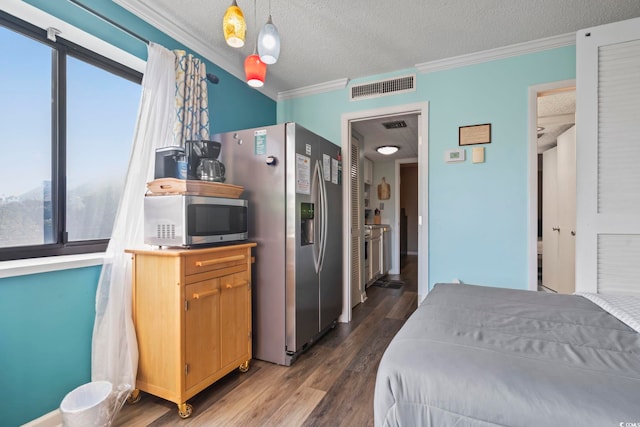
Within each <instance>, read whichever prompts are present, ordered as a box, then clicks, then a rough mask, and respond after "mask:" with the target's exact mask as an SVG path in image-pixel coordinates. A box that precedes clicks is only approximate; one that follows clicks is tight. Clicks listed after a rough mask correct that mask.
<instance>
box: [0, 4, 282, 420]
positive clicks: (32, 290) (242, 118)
mask: <svg viewBox="0 0 640 427" xmlns="http://www.w3.org/2000/svg"><path fill="white" fill-rule="evenodd" d="M26 2H27V3H30V4H32V5H34V6H36V7H39V8H41V9H42V10H44V11H46V12H48V13H49V14H51V15H54V16H56V17H58V18H60V19H62V20H65V21H67V22H69V23H71V24H72V25H74V26H76V27H79V28H81V29H84V30H85V31H87V32H88V33H91V34H93V35H96V36H98V37H100V38H102V39H104V40H106V41H108V42H110V43H112V44H114V45H116V46H118V47H120V48H122V49H124V50H126V51H128V52H130V53H132V54H134V55H136V56H138V57H140V58H143V59H146V54H147V51H146V46H145V45H144V43H141V42H139V41H137V40H135V39H133V38H131V37H129V36H126V35H123V33H122V32H121V31H120V30H117V29H114V28H113V27H112V26H111V25H109V24H106V23H104V22H103V21H101V20H98V19H96V18H93V17H92V16H91V15H88V14H87V13H86V12H83V11H81V10H79V9H78V8H77V7H76V6H74V5H73V4H71V3H69V2H67V1H51V0H26ZM85 3H86V4H87V5H89V6H90V7H91V8H93V9H95V10H97V11H99V12H100V13H102V14H104V15H106V16H108V17H109V18H111V19H113V20H115V21H117V22H119V23H121V24H123V25H125V26H126V27H127V28H129V29H131V30H132V31H134V32H136V33H138V34H140V35H141V36H143V37H145V38H147V39H150V40H152V41H154V42H157V43H159V44H162V45H163V46H165V47H166V48H168V49H184V46H182V45H181V44H179V43H178V42H176V41H175V40H173V39H171V38H170V37H168V36H166V35H165V34H163V33H161V32H159V31H158V30H156V29H154V28H153V27H151V26H150V25H147V24H146V23H144V22H143V21H141V20H140V19H138V18H136V17H135V16H133V15H132V14H130V13H128V12H126V11H125V10H124V9H122V8H120V7H119V6H117V5H116V4H115V3H113V2H110V1H104V0H87V1H86V2H85ZM207 71H208V72H211V73H213V74H216V75H217V76H218V77H219V79H220V83H219V84H218V85H209V98H210V101H209V107H210V115H211V124H212V128H211V132H212V133H216V132H224V131H228V130H233V129H240V128H249V127H257V126H264V125H271V124H274V123H275V120H276V103H275V101H273V100H271V99H269V98H268V97H266V96H264V95H262V94H261V93H259V92H257V91H255V90H254V89H251V88H249V87H248V86H247V84H246V83H244V82H243V81H241V80H238V79H237V78H235V77H234V76H232V75H231V74H229V73H227V72H225V71H223V70H221V69H220V68H218V67H217V66H215V65H214V64H212V63H210V62H207ZM99 274H100V267H92V268H82V269H75V270H65V271H59V272H55V273H46V274H37V275H31V276H22V277H15V278H5V279H0V367H1V369H0V414H2V417H1V419H0V425H3V426H5V425H6V426H16V425H20V424H22V423H25V422H28V421H30V420H32V419H34V418H37V417H39V416H41V415H43V414H45V413H48V412H50V411H52V410H54V409H56V408H57V407H58V405H59V404H60V401H61V400H62V398H63V397H64V395H65V394H66V393H67V392H69V391H70V390H72V389H73V388H75V387H76V386H78V385H80V384H83V383H86V382H88V381H90V379H91V366H90V365H91V335H92V330H93V319H94V305H95V290H96V286H97V282H98V278H99Z"/></svg>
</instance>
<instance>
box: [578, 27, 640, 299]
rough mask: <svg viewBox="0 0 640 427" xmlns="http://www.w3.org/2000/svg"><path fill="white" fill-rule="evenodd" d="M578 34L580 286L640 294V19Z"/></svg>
mask: <svg viewBox="0 0 640 427" xmlns="http://www.w3.org/2000/svg"><path fill="white" fill-rule="evenodd" d="M576 40H577V64H576V81H577V89H576V90H577V92H576V95H577V105H576V109H577V111H576V122H577V150H576V157H577V235H576V290H577V291H583V292H598V293H602V294H636V295H640V18H636V19H632V20H628V21H622V22H618V23H615V24H609V25H603V26H600V27H594V28H591V29H587V30H582V31H579V32H578V33H577V36H576Z"/></svg>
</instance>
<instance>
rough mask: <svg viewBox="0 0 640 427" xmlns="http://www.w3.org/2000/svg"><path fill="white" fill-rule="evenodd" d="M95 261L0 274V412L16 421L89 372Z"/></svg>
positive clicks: (56, 401) (35, 413) (42, 409)
mask: <svg viewBox="0 0 640 427" xmlns="http://www.w3.org/2000/svg"><path fill="white" fill-rule="evenodd" d="M100 269H101V267H99V266H98V267H86V268H79V269H73V270H62V271H57V272H55V273H43V274H33V275H29V276H19V277H13V278H6V279H0V366H1V367H2V369H0V414H2V420H1V421H0V424H1V425H3V426H16V425H20V424H23V423H25V422H27V421H30V420H32V419H34V418H37V417H39V416H41V415H42V414H45V413H47V412H49V411H52V410H53V409H55V408H57V407H58V406H59V405H60V401H61V400H62V398H63V397H64V395H65V394H67V393H68V392H69V391H71V390H73V389H74V388H75V387H77V386H78V385H80V384H83V383H85V382H88V381H90V378H91V334H92V331H93V319H94V315H95V308H94V307H95V293H96V286H97V283H98V278H99V277H100Z"/></svg>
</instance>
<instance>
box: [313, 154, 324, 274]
mask: <svg viewBox="0 0 640 427" xmlns="http://www.w3.org/2000/svg"><path fill="white" fill-rule="evenodd" d="M320 173H321V170H320V164H319V163H318V162H316V164H315V166H314V168H313V177H312V178H311V203H314V204H315V205H316V206H317V207H318V208H319V209H316V212H317V213H318V214H319V215H320V216H322V188H321V184H322V182H321V181H320ZM317 219H318V215H316V218H315V221H317ZM316 225H317V226H319V227H320V228H319V232H320V238H319V239H315V238H314V239H313V264H314V266H315V268H316V273H319V272H320V257H321V253H322V222H320V223H318V222H316ZM316 229H318V228H316ZM314 233H315V231H314Z"/></svg>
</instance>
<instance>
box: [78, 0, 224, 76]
mask: <svg viewBox="0 0 640 427" xmlns="http://www.w3.org/2000/svg"><path fill="white" fill-rule="evenodd" d="M67 1H68V2H70V3H73V4H75V5H76V6H78V7H79V8H81V9H83V10H85V11H87V12H89V13H90V14H92V15H93V16H95V17H97V18H99V19H102V20H103V21H104V22H106V23H108V24H110V25H112V26H114V27H116V28H117V29H119V30H120V31H123V32H125V33H127V34H128V35H130V36H131V37H133V38H135V39H137V40H140V41H141V42H142V43H144V44H146V45H149V40H147V39H145V38H144V37H142V36H141V35H139V34H137V33H134V32H133V31H131V30H129V29H128V28H125V27H123V26H122V25H120V24H118V23H117V22H116V21H114V20H113V19H110V18H108V17H106V16H104V15H103V14H101V13H100V12H98V11H96V10H95V9H93V8H90V7H89V6H86V5H84V4H82V3H80V2H79V1H78V0H67ZM207 80H209V82H211V83H213V84H218V81H219V79H218V76H216V75H215V74H211V73H207Z"/></svg>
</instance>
